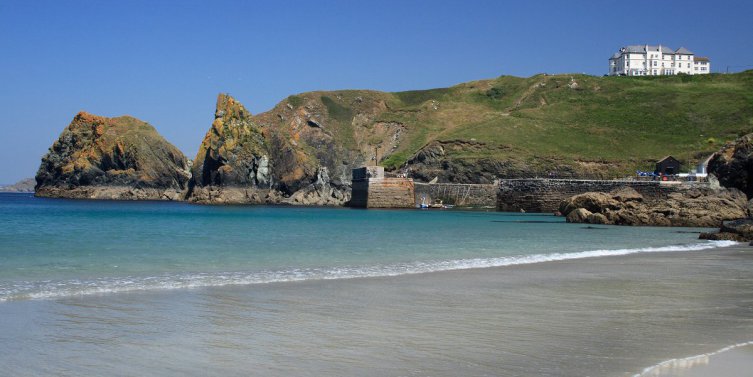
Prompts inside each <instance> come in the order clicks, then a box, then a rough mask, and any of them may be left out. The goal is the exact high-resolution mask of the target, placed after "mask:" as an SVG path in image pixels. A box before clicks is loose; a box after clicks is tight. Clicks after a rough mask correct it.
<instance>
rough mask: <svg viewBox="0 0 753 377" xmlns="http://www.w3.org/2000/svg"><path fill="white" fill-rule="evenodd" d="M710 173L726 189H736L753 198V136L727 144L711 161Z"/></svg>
mask: <svg viewBox="0 0 753 377" xmlns="http://www.w3.org/2000/svg"><path fill="white" fill-rule="evenodd" d="M708 171H709V173H712V174H714V175H715V176H716V177H717V178H718V179H719V183H720V184H721V185H722V186H724V187H734V188H736V189H739V190H741V191H743V192H744V193H745V194H746V195H747V196H748V198H753V134H748V135H745V136H743V137H741V138H739V139H737V140H735V141H733V142H730V143H727V145H725V146H724V148H722V150H721V151H719V152H717V153H716V154H714V156H713V157H712V158H711V160H710V161H709V165H708Z"/></svg>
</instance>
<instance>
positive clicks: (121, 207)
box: [0, 194, 711, 301]
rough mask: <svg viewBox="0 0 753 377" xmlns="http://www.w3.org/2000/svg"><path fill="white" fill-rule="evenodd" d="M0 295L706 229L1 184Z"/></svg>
mask: <svg viewBox="0 0 753 377" xmlns="http://www.w3.org/2000/svg"><path fill="white" fill-rule="evenodd" d="M0 216H1V218H0V221H1V222H2V224H1V226H0V301H7V300H24V299H38V298H54V297H67V296H76V295H86V294H102V293H116V292H122V291H133V290H151V289H173V288H189V287H202V286H218V285H228V284H239V285H242V284H256V283H268V282H276V281H300V280H317V279H338V278H357V277H368V276H394V275H402V274H411V273H421V272H431V271H442V270H453V269H464V268H477V267H491V266H503V265H510V264H521V263H535V262H541V261H547V260H559V259H570V258H582V257H587V256H601V255H615V254H623V253H632V252H639V251H661V250H682V249H698V248H704V247H710V246H711V243H708V242H703V241H698V240H697V234H696V233H694V232H697V231H700V230H699V229H682V230H681V231H678V230H677V229H673V228H646V227H642V228H637V227H614V226H612V227H608V226H597V227H593V226H584V225H578V224H567V223H565V222H564V219H562V218H558V217H554V216H551V215H536V214H516V213H513V214H511V213H499V212H471V211H441V210H430V211H426V210H424V211H420V210H368V211H367V210H356V209H347V208H301V207H265V206H199V205H189V204H184V203H165V202H110V201H71V200H55V199H38V198H33V197H32V196H30V195H19V194H5V195H0Z"/></svg>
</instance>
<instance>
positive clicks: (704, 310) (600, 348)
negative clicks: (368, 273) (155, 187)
mask: <svg viewBox="0 0 753 377" xmlns="http://www.w3.org/2000/svg"><path fill="white" fill-rule="evenodd" d="M750 262H753V248H751V247H749V246H746V245H735V246H730V247H723V248H712V249H706V250H697V251H675V252H673V251H669V252H651V253H635V254H630V255H619V256H611V257H594V258H582V259H571V260H560V261H552V262H545V263H532V264H522V265H512V266H505V267H488V268H474V269H464V270H455V271H438V272H430V273H422V274H414V275H400V276H383V277H369V278H355V279H337V280H308V281H299V282H279V283H269V284H255V285H227V286H214V287H201V288H195V289H176V290H165V291H155V290H152V291H140V292H128V293H122V294H104V295H91V296H73V297H65V298H58V299H51V300H24V301H13V302H5V303H2V304H0V316H3V318H6V319H7V321H6V322H5V324H4V326H3V333H5V334H6V336H7V337H8V338H9V339H13V338H16V337H18V338H19V339H23V341H24V343H23V344H26V347H27V348H26V349H27V350H33V351H28V352H30V353H29V354H15V355H17V356H7V358H6V360H5V361H7V362H8V365H13V366H14V369H12V371H15V372H18V373H17V374H28V375H34V374H40V373H41V374H54V371H55V370H56V369H55V368H57V367H58V366H61V365H62V366H65V365H68V364H66V361H65V360H68V359H70V358H81V360H82V362H84V364H80V363H79V364H77V365H76V366H70V367H72V368H74V369H73V370H76V371H77V372H80V373H78V374H81V375H97V374H99V375H101V374H103V373H104V374H107V372H108V371H119V372H120V373H122V372H123V371H127V374H141V372H146V371H149V370H151V371H154V370H164V369H160V368H165V367H168V368H170V369H169V371H166V372H168V373H166V375H176V376H177V375H187V374H188V375H190V374H192V373H191V371H193V372H194V373H195V371H197V370H223V371H224V372H226V373H227V374H231V375H234V374H243V372H244V371H245V372H247V371H248V370H255V371H257V372H258V373H259V374H265V375H273V376H286V375H291V374H300V372H301V371H302V370H303V369H301V368H302V367H303V366H304V365H305V368H306V369H305V370H306V371H307V373H309V374H311V375H325V374H329V375H354V374H358V372H360V373H361V374H364V371H371V372H368V373H365V375H368V376H371V375H373V376H377V375H380V376H383V375H407V374H410V373H413V374H415V375H419V376H428V375H432V376H450V375H469V376H474V375H479V376H480V375H540V376H563V375H564V376H584V375H591V376H595V375H599V376H615V377H630V376H635V375H636V374H638V375H639V376H640V374H639V373H642V371H645V370H647V368H650V367H651V366H656V365H659V364H661V363H664V362H666V361H667V360H673V359H677V360H682V359H684V358H688V355H703V354H705V353H713V352H715V351H717V350H720V349H722V348H724V347H727V346H728V345H730V344H737V343H742V342H747V341H750V340H751V339H748V338H749V337H750V335H751V334H753V326H751V323H750V321H749V318H750V317H751V315H753V306H750V305H747V304H746V303H745V302H746V300H747V301H750V297H749V292H750V289H751V288H753V271H751V270H750V268H749V267H748V266H750V265H751V264H750ZM76 313H80V314H76ZM71 315H81V316H82V317H80V318H81V320H77V321H72V322H71V321H69V320H68V319H69V318H71V317H70V316H71ZM30 321H33V323H32V322H30ZM30 325H33V326H34V327H33V328H34V329H35V331H34V332H33V333H32V334H31V335H28V334H26V333H25V330H24V329H28V326H30ZM176 326H177V327H178V328H180V329H182V330H184V331H178V332H176V331H175V329H176ZM103 329H106V332H107V334H108V337H107V340H103V339H102V338H101V330H103ZM133 333H149V334H152V335H151V336H152V338H150V339H152V340H151V341H150V342H146V343H144V342H143V339H142V338H140V337H136V338H133V336H131V335H129V334H133ZM302 334H306V336H305V337H303V338H302V337H301V335H302ZM50 337H52V340H55V339H59V340H61V341H66V342H68V343H67V344H68V346H67V347H64V348H59V347H56V346H55V342H54V341H53V342H50ZM132 338H133V342H134V343H133V344H136V345H137V346H136V347H132V346H131V343H129V342H130V339H132ZM70 339H73V340H72V341H71V340H70ZM71 342H72V343H71ZM44 344H49V346H43V345H44ZM215 344H217V345H219V346H213V345H215ZM223 344H230V345H232V347H225V346H222V345H223ZM3 347H5V348H3ZM8 347H11V343H8V345H7V346H3V345H2V344H0V354H3V350H4V349H5V350H6V351H9V349H8ZM14 347H15V346H14ZM37 347H42V351H40V352H44V351H45V347H53V348H54V350H55V351H54V352H55V355H57V356H55V358H53V359H51V360H50V361H48V362H47V364H45V365H44V366H42V367H44V368H48V369H44V370H41V371H40V370H34V369H33V368H35V366H34V365H33V364H25V363H22V361H24V360H27V357H30V358H36V357H37V356H34V355H35V353H36V352H38V351H36V349H37ZM90 347H95V348H90ZM94 349H96V350H97V351H96V352H94V351H93V350H94ZM197 350H201V353H202V354H204V353H206V354H208V355H210V356H211V357H209V358H192V359H186V358H184V357H181V355H184V354H191V353H194V354H195V353H196V352H197ZM10 355H14V354H13V353H10ZM108 355H109V356H113V355H118V358H117V359H112V358H110V357H109V356H108ZM14 357H19V358H20V359H14ZM58 358H59V360H58ZM301 359H304V360H306V362H305V363H304V364H301ZM213 360H223V362H222V363H221V364H215V363H213ZM723 363H727V364H728V362H723ZM2 364H3V357H2V356H0V365H2ZM25 365H27V366H25ZM23 368H31V370H30V371H28V370H24V369H23ZM49 368H52V369H49ZM155 368H157V369H155ZM252 368H253V369H252ZM25 371H26V373H24V372H25ZM35 372H39V373H35ZM42 372H46V373H42ZM717 375H718V376H724V377H733V376H734V375H725V374H721V373H720V374H717ZM649 376H653V375H649ZM660 376H662V377H664V375H660ZM668 376H671V375H668ZM641 377H643V376H641ZM735 377H737V376H735Z"/></svg>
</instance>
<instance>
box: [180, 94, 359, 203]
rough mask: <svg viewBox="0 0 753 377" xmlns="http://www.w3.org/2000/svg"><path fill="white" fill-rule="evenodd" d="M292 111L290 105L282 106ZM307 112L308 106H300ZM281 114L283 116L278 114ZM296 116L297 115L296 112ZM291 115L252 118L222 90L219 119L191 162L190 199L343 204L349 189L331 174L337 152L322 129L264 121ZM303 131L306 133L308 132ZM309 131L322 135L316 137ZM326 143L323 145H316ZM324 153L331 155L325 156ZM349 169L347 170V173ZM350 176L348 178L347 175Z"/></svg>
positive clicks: (216, 115) (230, 201)
mask: <svg viewBox="0 0 753 377" xmlns="http://www.w3.org/2000/svg"><path fill="white" fill-rule="evenodd" d="M284 109H285V110H281V111H290V110H291V108H290V107H287V106H286V107H284ZM301 111H304V110H301ZM277 115H281V114H277ZM293 118H294V119H295V116H293ZM270 119H275V121H277V122H284V121H285V120H286V119H288V116H282V117H279V116H276V117H273V116H272V114H265V115H263V116H261V117H254V116H252V115H251V113H250V112H249V111H248V110H246V108H245V107H244V106H243V105H242V104H241V103H240V102H238V101H236V100H235V99H234V98H233V97H231V96H229V95H226V94H220V95H219V96H218V98H217V107H216V110H215V119H214V121H213V122H212V127H211V128H210V129H209V131H208V132H207V134H206V136H205V137H204V141H203V142H202V143H201V146H200V147H199V152H198V154H197V155H196V159H195V160H194V165H193V169H192V171H193V179H192V181H191V190H190V194H189V200H191V201H194V202H202V203H290V204H305V205H342V204H343V203H345V202H346V201H347V200H348V199H349V196H350V188H349V187H348V186H347V185H343V184H339V183H340V182H342V181H344V180H343V179H340V178H341V177H342V176H343V173H345V172H344V170H345V169H343V168H342V164H339V166H337V168H339V170H340V173H341V174H340V176H338V177H334V178H331V177H330V176H329V173H328V172H329V169H328V166H329V165H335V163H334V161H333V158H332V156H337V151H336V148H335V147H334V145H333V144H332V142H331V141H327V140H329V139H331V136H329V135H327V134H324V133H323V132H324V131H322V129H321V128H322V127H314V128H313V129H311V130H296V129H295V126H296V122H295V120H293V121H292V123H291V124H290V125H289V126H290V127H291V128H288V127H287V126H286V125H284V124H283V125H280V124H277V125H275V126H274V127H264V126H262V125H261V124H262V123H264V122H268V121H270ZM304 132H305V134H304V135H302V133H304ZM311 135H318V136H317V137H318V138H317V137H314V136H311ZM317 140H318V141H323V142H324V144H322V145H319V148H314V146H313V145H312V144H315V143H316V142H317ZM321 157H324V158H328V160H323V159H322V158H321ZM348 173H349V171H348ZM347 178H349V177H347Z"/></svg>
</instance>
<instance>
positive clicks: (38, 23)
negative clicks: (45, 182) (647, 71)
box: [0, 0, 753, 183]
mask: <svg viewBox="0 0 753 377" xmlns="http://www.w3.org/2000/svg"><path fill="white" fill-rule="evenodd" d="M751 14H753V2H746V1H724V0H720V1H714V2H708V1H695V0H684V1H655V0H654V1H643V0H633V1H629V2H626V1H611V0H609V1H596V0H594V1H578V0H571V1H502V0H498V1H472V0H466V1H444V0H433V1H418V0H400V1H391V0H380V1H373V0H371V1H356V0H352V1H345V0H343V1H329V0H316V1H296V0H287V1H251V0H247V1H193V0H172V1H160V0H149V1H139V0H128V1H114V0H112V1H107V0H97V1H75V0H66V1H35V0H0V183H13V182H15V181H18V180H20V179H22V178H26V177H33V176H34V174H35V173H36V170H37V169H38V167H39V163H40V159H41V157H42V156H43V155H44V154H45V153H46V152H47V149H48V148H49V147H50V146H51V145H52V143H53V142H54V141H55V140H56V139H57V138H58V137H59V135H60V132H62V130H63V129H64V128H65V127H66V126H67V125H68V124H69V123H70V121H71V120H72V119H73V116H74V115H75V114H76V113H78V112H79V111H82V110H84V111H88V112H90V113H94V114H97V115H103V116H108V117H114V116H120V115H126V114H127V115H131V116H134V117H136V118H139V119H141V120H143V121H146V122H148V123H150V124H152V125H153V126H155V127H156V128H157V130H158V131H159V132H160V133H161V134H162V135H163V136H164V137H165V138H166V139H167V140H168V141H170V142H171V143H173V144H174V145H176V146H177V147H178V148H180V149H181V150H182V151H183V152H184V153H185V154H186V155H187V157H188V158H194V156H195V154H196V151H197V150H198V147H199V144H200V143H201V140H202V138H203V136H204V134H205V133H206V131H207V130H208V129H209V127H210V125H211V122H212V120H213V115H214V105H215V101H216V97H217V94H218V93H230V94H231V95H233V96H234V97H235V98H236V99H238V100H239V101H240V102H241V103H243V104H244V105H245V106H246V108H248V109H249V110H250V111H251V112H252V113H254V114H256V113H260V112H264V111H266V110H269V109H271V108H272V107H273V106H274V105H275V104H276V103H277V102H279V101H281V100H282V99H284V98H286V97H287V96H289V95H291V94H295V93H300V92H306V91H312V90H336V89H374V90H382V91H402V90H413V89H429V88H437V87H447V86H451V85H455V84H458V83H461V82H466V81H471V80H479V79H485V78H494V77H498V76H500V75H514V76H522V77H527V76H531V75H534V74H537V73H543V72H546V73H586V74H592V75H603V74H604V73H606V71H607V59H608V58H609V57H610V56H611V55H612V54H613V53H614V52H616V51H617V50H618V49H619V48H620V47H622V46H625V45H629V44H662V45H666V46H669V47H671V48H675V49H676V48H679V47H681V46H684V47H686V48H688V49H690V50H691V51H693V52H695V53H696V54H697V55H702V56H708V57H710V58H711V61H712V70H713V71H715V72H724V71H726V70H727V67H728V66H730V68H729V69H730V71H740V70H744V69H752V68H753V43H752V42H751V41H753V24H751V22H750V15H751Z"/></svg>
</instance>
